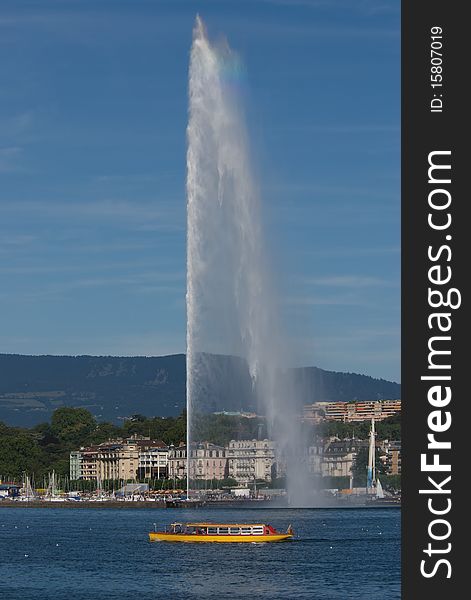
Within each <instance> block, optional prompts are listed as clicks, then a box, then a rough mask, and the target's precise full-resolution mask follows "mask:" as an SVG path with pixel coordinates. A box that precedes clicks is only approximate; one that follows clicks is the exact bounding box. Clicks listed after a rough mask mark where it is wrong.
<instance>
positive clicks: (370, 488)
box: [366, 418, 384, 500]
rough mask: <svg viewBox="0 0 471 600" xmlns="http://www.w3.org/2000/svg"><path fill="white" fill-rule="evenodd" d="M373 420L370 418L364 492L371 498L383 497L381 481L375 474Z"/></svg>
mask: <svg viewBox="0 0 471 600" xmlns="http://www.w3.org/2000/svg"><path fill="white" fill-rule="evenodd" d="M375 437H376V433H375V420H374V418H372V419H371V429H370V444H369V449H368V467H367V472H366V493H367V495H371V496H370V497H371V498H372V499H373V498H374V499H376V500H378V499H383V498H384V491H383V486H382V485H381V481H380V480H379V477H378V476H377V474H376V443H375Z"/></svg>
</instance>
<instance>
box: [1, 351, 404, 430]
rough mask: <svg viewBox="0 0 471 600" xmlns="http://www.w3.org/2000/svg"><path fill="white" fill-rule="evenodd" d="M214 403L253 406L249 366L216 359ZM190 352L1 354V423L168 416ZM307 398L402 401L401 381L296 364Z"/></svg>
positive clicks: (180, 395)
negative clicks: (58, 415)
mask: <svg viewBox="0 0 471 600" xmlns="http://www.w3.org/2000/svg"><path fill="white" fill-rule="evenodd" d="M211 360H212V361H213V365H214V369H213V372H214V374H215V376H214V381H213V382H212V389H211V393H210V394H209V392H208V391H206V392H205V393H206V394H208V396H209V404H210V405H212V406H214V409H215V410H228V411H234V410H241V409H242V410H255V409H256V406H255V400H254V398H253V397H252V396H253V394H252V386H251V382H250V377H249V374H248V370H247V366H246V364H245V363H244V362H243V361H242V360H240V359H238V358H233V357H228V356H213V357H211ZM185 381H186V369H185V356H184V355H183V354H176V355H172V356H156V357H116V356H22V355H17V354H0V421H4V422H5V423H7V424H10V425H17V426H23V427H30V426H32V425H35V424H37V423H40V422H43V421H47V420H49V418H50V416H51V414H52V411H53V410H54V409H56V408H58V407H60V406H76V407H84V408H87V409H88V410H89V411H90V412H92V414H93V415H95V416H96V418H97V419H99V420H106V421H113V422H115V423H119V422H120V420H121V419H123V418H124V417H127V416H130V415H133V414H137V413H140V414H143V415H146V416H154V415H159V416H171V415H177V414H179V413H181V411H182V410H183V408H184V406H185V387H186V386H185ZM296 381H297V382H298V383H299V386H300V389H302V394H298V395H299V396H300V397H302V398H303V399H302V403H309V402H315V401H322V400H330V401H336V400H340V401H345V402H348V401H350V400H376V399H395V398H400V395H401V391H400V385H399V384H397V383H393V382H390V381H385V380H383V379H374V378H372V377H368V376H366V375H357V374H352V373H336V372H332V371H324V370H322V369H318V368H316V367H305V368H302V369H296Z"/></svg>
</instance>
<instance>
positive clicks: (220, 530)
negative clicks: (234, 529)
mask: <svg viewBox="0 0 471 600" xmlns="http://www.w3.org/2000/svg"><path fill="white" fill-rule="evenodd" d="M218 533H219V535H227V534H228V533H229V527H218Z"/></svg>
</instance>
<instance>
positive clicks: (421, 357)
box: [402, 0, 471, 600]
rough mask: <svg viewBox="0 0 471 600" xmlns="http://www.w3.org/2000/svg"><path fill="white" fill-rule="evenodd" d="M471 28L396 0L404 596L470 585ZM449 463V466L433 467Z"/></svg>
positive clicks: (438, 11) (444, 10)
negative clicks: (469, 93) (463, 547)
mask: <svg viewBox="0 0 471 600" xmlns="http://www.w3.org/2000/svg"><path fill="white" fill-rule="evenodd" d="M470 37H471V36H470V25H469V24H468V23H467V21H466V18H465V15H464V5H463V4H462V3H458V2H439V1H437V0H409V1H407V2H406V1H404V2H403V3H402V282H403V288H402V384H403V385H402V398H403V403H402V406H403V421H402V422H403V461H402V465H403V473H402V480H403V502H402V525H403V531H402V540H403V544H402V572H403V586H402V589H403V598H406V599H407V600H409V599H415V598H424V599H427V600H433V599H434V598H440V599H443V598H453V597H458V596H450V595H448V596H446V595H445V594H447V593H448V594H450V593H453V592H454V590H455V589H456V588H457V586H458V584H459V583H464V584H465V585H464V587H463V588H462V589H463V590H465V589H466V587H467V586H466V583H465V582H464V564H465V562H466V561H467V556H466V554H467V553H465V554H464V555H462V554H460V552H461V551H460V550H459V549H458V545H459V544H460V542H461V543H462V542H463V541H464V540H465V539H466V538H465V536H466V534H465V533H464V531H465V529H466V528H467V526H468V522H469V519H468V518H467V517H466V512H465V511H464V510H463V509H464V505H465V503H466V504H467V503H468V499H469V498H470V496H469V495H466V493H465V491H464V484H465V483H466V481H469V480H470V478H469V475H468V473H467V471H466V468H465V467H464V466H463V465H464V463H465V457H466V453H469V451H468V450H467V449H466V448H465V444H464V436H463V435H460V433H459V430H460V429H461V427H460V425H464V424H465V423H466V419H467V411H466V408H467V405H469V403H470V402H471V399H470V398H469V396H470V394H469V393H468V392H467V386H466V381H465V374H466V365H465V362H467V356H466V347H467V337H468V336H469V335H470V333H471V332H470V331H469V329H470V328H469V319H467V304H468V295H467V293H466V291H465V286H466V285H467V281H466V279H467V272H468V273H469V272H470V271H471V269H470V268H469V267H468V268H467V265H471V250H470V248H471V245H469V244H467V243H466V242H467V239H470V240H471V227H470V224H471V221H467V219H466V214H465V213H468V212H469V211H468V210H467V208H468V205H471V197H470V193H469V191H468V190H466V179H468V173H470V174H471V168H470V167H469V166H468V165H467V159H468V156H470V155H471V153H470V151H469V150H468V149H467V148H466V143H467V138H468V135H469V117H468V112H469V110H470V109H469V106H470V105H471V103H470V102H469V100H468V99H467V98H466V95H465V88H466V87H467V85H466V83H467V79H468V77H469V75H468V73H469V72H470V70H471V69H470V68H469V66H468V61H469V57H470V55H471V52H470V51H469V48H468V44H469V39H470ZM448 167H450V168H448ZM468 257H469V259H468ZM440 293H441V296H440ZM441 298H443V300H441ZM460 303H461V305H460V306H458V305H459V304H460ZM432 304H433V305H435V306H432ZM446 304H449V306H446ZM434 315H435V316H434ZM447 328H449V330H447ZM448 352H449V353H448ZM468 370H469V371H470V372H471V364H470V367H468ZM422 377H425V379H422ZM448 377H449V379H447V378H448ZM432 388H434V389H432ZM447 394H451V399H450V400H449V401H447V399H446V395H447ZM465 413H466V414H465ZM450 419H451V425H450V426H449V423H450ZM438 430H441V431H438ZM463 430H464V427H463ZM429 435H432V436H433V437H432V438H429V437H428V436H429ZM431 440H432V441H431ZM434 440H435V442H436V443H438V442H443V443H444V444H446V443H447V442H449V443H451V449H448V448H446V447H439V448H437V447H436V446H434V445H433V443H434V442H433V441H434ZM429 444H430V447H429ZM421 455H424V458H422V460H423V464H421ZM434 461H435V462H436V465H435V466H434ZM437 465H439V466H437ZM448 466H449V467H450V470H449V471H448V470H435V471H434V470H432V469H434V468H437V469H438V468H440V469H442V468H443V469H447V468H448ZM424 467H425V468H424ZM449 476H451V479H450V480H448V481H447V478H448V477H449ZM420 490H422V493H420ZM433 511H435V513H436V514H434V512H433ZM440 512H441V513H442V514H438V513H440ZM435 538H441V539H435ZM429 544H430V546H429ZM448 544H450V546H449V545H448ZM465 552H466V551H465ZM439 561H442V562H440V563H439ZM448 575H451V577H448ZM462 593H464V594H465V593H466V592H462Z"/></svg>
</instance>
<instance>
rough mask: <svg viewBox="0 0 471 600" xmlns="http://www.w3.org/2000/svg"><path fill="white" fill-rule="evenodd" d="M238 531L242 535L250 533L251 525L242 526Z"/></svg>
mask: <svg viewBox="0 0 471 600" xmlns="http://www.w3.org/2000/svg"><path fill="white" fill-rule="evenodd" d="M240 532H241V534H242V535H251V533H252V527H242V528H241V530H240Z"/></svg>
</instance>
